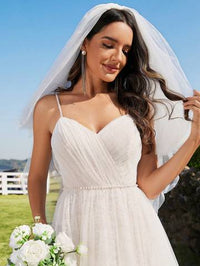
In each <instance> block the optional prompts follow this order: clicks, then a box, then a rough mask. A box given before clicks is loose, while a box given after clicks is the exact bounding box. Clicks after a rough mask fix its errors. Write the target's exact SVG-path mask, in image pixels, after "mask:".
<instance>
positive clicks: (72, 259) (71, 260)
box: [64, 254, 77, 266]
mask: <svg viewBox="0 0 200 266" xmlns="http://www.w3.org/2000/svg"><path fill="white" fill-rule="evenodd" d="M64 261H65V264H66V266H77V258H76V254H67V255H65V257H64Z"/></svg>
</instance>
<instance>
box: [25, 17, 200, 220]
mask: <svg viewBox="0 0 200 266" xmlns="http://www.w3.org/2000/svg"><path fill="white" fill-rule="evenodd" d="M132 39H133V32H132V29H131V28H130V27H129V26H128V25H127V24H125V23H123V22H114V23H111V24H109V25H107V26H106V27H104V28H103V29H102V30H101V31H100V32H99V33H97V34H96V35H94V36H93V38H92V39H91V40H90V41H88V40H85V41H84V43H83V45H82V50H85V51H86V53H87V57H86V58H87V59H86V60H87V61H86V64H87V65H86V88H87V95H85V96H84V95H83V91H82V87H81V85H82V81H81V79H80V80H79V81H78V82H77V84H76V85H75V86H74V88H73V90H72V91H71V92H65V93H60V94H59V99H60V102H61V108H62V112H63V115H64V116H67V117H70V118H72V119H75V120H77V121H78V122H79V123H80V124H82V125H84V126H85V127H87V128H88V129H90V130H92V131H94V132H99V131H100V130H101V129H102V128H103V127H104V126H105V125H106V124H108V123H109V122H110V121H112V120H113V119H115V118H116V117H118V116H120V115H123V114H125V111H124V110H123V109H122V108H121V107H120V106H119V104H118V103H117V100H116V95H115V93H107V84H108V82H111V81H113V80H114V79H115V78H116V76H117V75H118V73H119V72H120V71H121V69H122V68H123V67H124V66H125V64H126V61H127V52H128V51H129V49H130V46H131V44H132ZM110 65H111V66H112V67H114V66H115V67H116V70H115V71H112V70H111V69H110V68H109V67H110ZM184 108H185V109H190V110H192V111H193V119H194V121H193V122H192V127H191V133H190V136H189V137H188V139H187V140H186V141H185V143H184V144H183V145H182V146H181V147H180V149H179V150H178V151H177V152H176V153H175V154H174V156H173V157H172V158H171V159H170V160H169V161H167V162H166V163H165V164H163V165H162V166H161V167H157V156H156V154H155V151H154V150H155V149H153V151H152V152H151V153H150V154H147V147H146V146H145V145H144V144H143V145H142V155H141V159H140V161H139V163H138V169H137V170H138V172H137V183H138V186H139V188H140V189H141V190H142V191H143V192H144V193H145V195H146V196H147V197H148V198H149V199H154V198H156V197H157V196H158V195H159V194H160V192H161V191H162V190H163V189H164V188H165V187H166V186H167V185H168V184H170V183H171V182H172V181H173V180H174V179H175V177H176V176H177V175H178V174H180V172H181V171H182V170H183V169H184V167H185V166H186V165H187V163H188V162H189V160H190V159H191V157H192V155H193V154H194V152H195V150H196V149H197V148H198V147H199V145H200V91H194V95H193V96H192V97H188V102H186V103H185V104H184ZM59 116H60V114H59V111H58V107H57V103H56V99H55V96H54V95H48V96H45V97H43V98H41V99H40V100H39V101H38V102H37V104H36V106H35V109H34V115H33V136H34V139H33V140H34V141H33V150H32V160H31V166H30V171H29V177H28V180H29V181H28V191H29V201H30V205H31V210H32V215H33V217H35V216H37V215H39V216H40V217H41V222H42V223H47V221H46V217H45V199H46V180H47V173H48V167H49V163H50V160H51V156H52V153H51V135H52V132H53V130H54V127H55V125H56V122H57V120H58V119H59ZM154 148H155V147H154ZM169 173H170V174H169Z"/></svg>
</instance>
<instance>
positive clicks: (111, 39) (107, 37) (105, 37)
mask: <svg viewBox="0 0 200 266" xmlns="http://www.w3.org/2000/svg"><path fill="white" fill-rule="evenodd" d="M101 39H108V40H110V41H113V42H116V43H118V40H116V39H114V38H112V37H110V36H103V37H101ZM125 46H127V47H129V48H131V45H130V44H125Z"/></svg>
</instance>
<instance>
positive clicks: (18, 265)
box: [15, 260, 27, 266]
mask: <svg viewBox="0 0 200 266" xmlns="http://www.w3.org/2000/svg"><path fill="white" fill-rule="evenodd" d="M15 266H27V264H26V263H25V262H23V261H22V260H18V261H17V263H16V264H15Z"/></svg>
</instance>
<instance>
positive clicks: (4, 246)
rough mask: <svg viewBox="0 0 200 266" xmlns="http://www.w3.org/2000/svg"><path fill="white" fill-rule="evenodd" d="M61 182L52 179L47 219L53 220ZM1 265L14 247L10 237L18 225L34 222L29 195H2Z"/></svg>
mask: <svg viewBox="0 0 200 266" xmlns="http://www.w3.org/2000/svg"><path fill="white" fill-rule="evenodd" d="M58 188H59V184H58V183H57V181H56V179H53V178H52V179H51V186H50V193H49V194H48V195H47V220H48V221H51V219H52V216H53V211H54V207H55V202H56V199H57V196H58ZM0 214H1V219H0V266H5V265H6V263H7V258H8V257H9V255H10V253H11V251H12V249H11V248H10V247H9V237H10V234H11V233H12V231H13V230H14V229H15V227H16V226H19V225H22V224H28V225H31V224H32V223H33V219H32V215H31V210H30V207H29V200H28V196H27V195H7V196H5V195H3V196H2V195H0Z"/></svg>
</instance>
